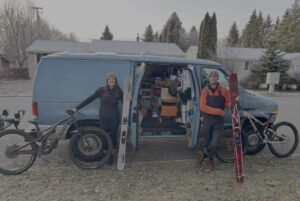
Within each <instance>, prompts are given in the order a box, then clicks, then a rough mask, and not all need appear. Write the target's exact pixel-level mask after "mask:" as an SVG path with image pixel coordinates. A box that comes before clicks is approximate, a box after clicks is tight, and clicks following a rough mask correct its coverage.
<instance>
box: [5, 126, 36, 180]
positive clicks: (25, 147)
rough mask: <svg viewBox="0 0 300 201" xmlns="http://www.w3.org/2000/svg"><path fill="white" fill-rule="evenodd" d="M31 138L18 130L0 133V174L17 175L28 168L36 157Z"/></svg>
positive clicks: (34, 145) (34, 146)
mask: <svg viewBox="0 0 300 201" xmlns="http://www.w3.org/2000/svg"><path fill="white" fill-rule="evenodd" d="M32 139H33V138H32V137H31V136H30V135H29V134H27V133H25V132H24V131H21V130H18V129H10V130H4V131H2V132H1V133H0V172H1V173H3V174H6V175H17V174H21V173H22V172H24V171H26V170H27V169H28V168H30V167H31V166H32V165H33V163H34V162H35V160H36V157H37V145H36V144H35V142H32V143H29V142H30V141H32Z"/></svg>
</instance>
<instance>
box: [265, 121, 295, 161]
mask: <svg viewBox="0 0 300 201" xmlns="http://www.w3.org/2000/svg"><path fill="white" fill-rule="evenodd" d="M284 127H286V128H288V129H289V130H290V133H289V134H290V137H289V136H288V133H285V132H284V133H282V129H283V128H284ZM272 130H274V131H275V132H276V134H275V135H274V134H273V135H272V137H271V139H270V140H271V141H273V143H269V144H268V146H269V149H270V151H271V152H272V154H274V155H275V156H277V157H279V158H285V157H288V156H290V155H291V154H293V153H294V152H295V150H296V149H297V146H298V143H299V135H298V131H297V128H296V127H295V126H294V125H293V124H291V123H289V122H284V121H283V122H279V123H277V124H275V125H274V126H273V128H272ZM285 139H287V141H285V142H283V140H285ZM278 141H279V142H282V144H281V143H280V144H279V143H274V142H278ZM288 142H290V143H289V144H287V143H288ZM278 145H279V146H278ZM288 145H291V146H289V147H287V146H288ZM283 147H284V148H286V151H285V152H283V153H282V152H280V150H282V149H280V148H283Z"/></svg>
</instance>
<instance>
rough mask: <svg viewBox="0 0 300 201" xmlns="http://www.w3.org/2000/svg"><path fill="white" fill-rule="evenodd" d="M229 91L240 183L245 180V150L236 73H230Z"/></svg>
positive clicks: (237, 175)
mask: <svg viewBox="0 0 300 201" xmlns="http://www.w3.org/2000/svg"><path fill="white" fill-rule="evenodd" d="M229 93H230V98H231V111H232V115H231V119H232V132H233V133H232V142H233V150H234V166H235V172H236V180H237V182H238V183H243V182H244V172H243V171H244V151H243V143H242V135H241V122H240V119H241V118H240V112H239V103H240V98H239V88H238V78H237V74H236V73H231V74H230V75H229Z"/></svg>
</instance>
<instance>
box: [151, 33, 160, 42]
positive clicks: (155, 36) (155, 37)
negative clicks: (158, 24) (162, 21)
mask: <svg viewBox="0 0 300 201" xmlns="http://www.w3.org/2000/svg"><path fill="white" fill-rule="evenodd" d="M159 41H160V40H159V33H158V31H157V32H155V34H154V35H153V42H159Z"/></svg>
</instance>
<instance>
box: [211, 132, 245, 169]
mask: <svg viewBox="0 0 300 201" xmlns="http://www.w3.org/2000/svg"><path fill="white" fill-rule="evenodd" d="M241 138H242V147H243V154H244V155H245V153H246V152H247V140H246V138H245V134H244V132H242V133H241ZM216 158H217V159H218V160H219V161H220V162H222V163H233V162H234V147H233V139H232V136H222V137H221V139H220V141H219V147H218V149H217V152H216Z"/></svg>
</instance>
